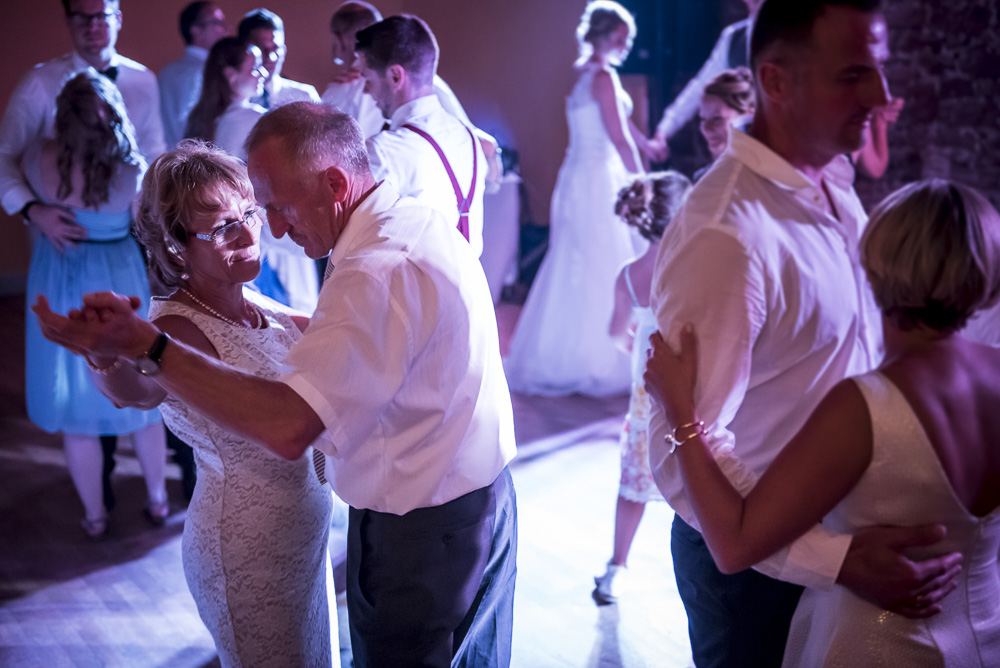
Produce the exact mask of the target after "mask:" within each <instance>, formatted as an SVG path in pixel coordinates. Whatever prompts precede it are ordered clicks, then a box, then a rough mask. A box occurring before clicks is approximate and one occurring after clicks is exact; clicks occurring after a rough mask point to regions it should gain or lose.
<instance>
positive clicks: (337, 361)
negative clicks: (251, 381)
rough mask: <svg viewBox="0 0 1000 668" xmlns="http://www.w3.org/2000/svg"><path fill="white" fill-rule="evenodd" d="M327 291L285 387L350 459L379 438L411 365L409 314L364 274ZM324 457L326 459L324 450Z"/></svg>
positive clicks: (294, 353) (340, 279) (342, 278)
mask: <svg viewBox="0 0 1000 668" xmlns="http://www.w3.org/2000/svg"><path fill="white" fill-rule="evenodd" d="M328 287H330V288H336V289H335V290H329V289H324V291H323V292H322V293H321V295H320V303H319V306H318V307H317V309H316V314H315V315H314V316H313V319H312V321H311V322H310V324H309V327H308V328H307V329H306V331H305V333H304V335H303V337H302V340H301V341H299V342H298V343H297V344H296V345H295V346H294V347H293V348H292V349H291V351H290V352H289V354H288V357H287V360H286V363H287V365H288V367H289V370H288V371H287V372H286V373H285V374H284V375H283V376H282V378H281V381H282V382H284V383H285V384H286V385H288V386H289V387H291V388H292V389H293V390H294V391H295V392H296V393H297V394H299V396H301V397H302V398H303V400H304V401H306V403H308V404H309V405H310V407H311V408H312V409H313V410H314V411H315V412H316V414H317V415H318V416H319V417H320V419H321V420H322V421H323V424H324V426H325V427H326V429H327V431H328V432H329V433H330V435H331V437H332V438H331V442H330V443H329V444H328V445H327V447H329V448H330V449H332V450H333V452H327V454H331V455H335V456H338V457H346V456H349V455H350V454H351V452H352V449H353V448H354V447H356V445H357V444H358V443H361V442H362V441H363V440H364V439H366V438H368V437H369V436H370V434H372V433H373V432H375V431H376V429H377V428H378V424H379V422H380V420H381V418H382V416H383V415H384V412H385V410H386V408H387V406H388V405H389V403H390V402H391V400H392V398H393V397H394V396H395V395H396V392H397V391H398V390H399V387H400V386H401V384H402V382H403V379H404V377H405V374H406V370H407V369H408V367H409V364H410V360H411V359H412V350H411V343H410V336H409V332H408V325H407V323H406V321H405V319H404V317H403V313H404V310H403V309H402V308H401V307H400V305H399V303H398V302H397V301H396V300H395V299H394V298H393V297H392V296H391V295H390V291H389V289H388V286H386V285H384V284H382V283H381V282H380V281H379V280H377V279H376V278H374V277H372V276H370V275H368V274H366V273H364V272H351V273H349V274H348V275H337V277H336V281H335V285H330V286H328ZM324 451H326V450H325V449H324Z"/></svg>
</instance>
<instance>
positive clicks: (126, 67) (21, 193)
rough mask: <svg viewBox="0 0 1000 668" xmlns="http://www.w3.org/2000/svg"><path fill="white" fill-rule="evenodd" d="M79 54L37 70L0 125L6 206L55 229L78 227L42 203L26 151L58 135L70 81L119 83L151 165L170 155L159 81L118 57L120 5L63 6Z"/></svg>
mask: <svg viewBox="0 0 1000 668" xmlns="http://www.w3.org/2000/svg"><path fill="white" fill-rule="evenodd" d="M63 8H64V9H65V11H66V25H67V27H68V28H69V33H70V37H71V39H72V40H73V51H71V52H70V53H67V54H65V55H63V56H60V57H58V58H56V59H55V60H50V61H49V62H47V63H43V64H41V65H37V66H35V67H34V68H33V69H32V70H31V71H30V72H28V73H27V74H26V75H25V76H24V78H22V79H21V81H20V83H19V84H18V85H17V88H16V89H14V93H13V94H12V95H11V97H10V101H9V102H8V103H7V110H6V112H5V113H4V116H3V121H0V202H2V204H3V208H4V210H5V211H6V212H7V213H8V214H11V215H14V214H16V213H18V212H20V213H21V215H22V216H23V217H24V218H25V220H26V221H35V222H39V221H41V224H46V225H49V226H50V227H51V226H75V222H74V221H72V220H71V214H67V213H66V211H65V210H64V209H62V208H59V207H54V206H49V205H47V204H43V203H41V202H40V201H39V200H38V198H37V196H36V194H35V193H34V192H32V190H31V188H30V187H29V186H28V184H27V182H26V180H25V178H24V175H23V174H22V172H21V156H22V154H23V153H24V151H25V149H27V148H28V146H30V145H31V144H32V143H34V142H36V141H38V140H39V139H40V138H43V137H52V136H53V134H54V122H55V104H56V96H57V95H58V94H59V91H60V89H61V88H62V85H63V83H64V82H65V81H66V80H67V79H69V77H70V75H72V74H74V73H76V72H79V71H80V70H84V69H86V68H88V67H93V68H94V69H96V70H98V71H99V72H101V73H102V74H104V75H105V76H107V77H109V78H111V79H113V80H114V81H115V84H116V85H117V86H118V89H119V90H120V91H121V94H122V98H123V99H124V101H125V108H126V110H127V111H128V116H129V119H130V120H131V121H132V124H133V125H134V126H135V131H136V139H137V141H138V145H139V150H140V151H141V152H142V155H143V156H144V157H145V158H146V160H147V161H152V160H153V158H155V157H157V156H158V155H160V153H162V152H163V150H164V145H163V125H162V123H161V121H160V96H159V92H158V90H157V86H156V76H155V75H154V74H153V73H152V72H150V71H149V70H148V69H146V68H145V67H144V66H142V65H140V64H139V63H137V62H135V61H134V60H131V59H129V58H126V57H124V56H122V55H120V54H119V53H118V52H117V51H115V43H116V42H117V40H118V30H119V29H120V28H121V12H120V11H119V9H118V0H63Z"/></svg>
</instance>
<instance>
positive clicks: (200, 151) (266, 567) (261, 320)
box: [89, 140, 339, 666]
mask: <svg viewBox="0 0 1000 668" xmlns="http://www.w3.org/2000/svg"><path fill="white" fill-rule="evenodd" d="M261 225H262V220H261V212H260V210H259V208H258V206H257V204H256V203H255V200H254V193H253V188H252V186H251V185H250V181H249V179H248V177H247V172H246V167H245V166H244V165H243V163H242V162H241V161H239V160H237V159H236V158H234V157H232V156H230V155H228V154H226V153H224V152H222V151H220V150H218V149H215V148H213V147H211V146H209V145H207V144H204V143H201V142H195V141H190V140H186V141H183V142H181V144H180V145H179V146H178V148H177V150H176V151H173V152H170V153H165V154H164V155H162V156H160V157H159V158H158V159H157V160H155V161H154V162H153V164H152V165H151V166H150V168H149V171H148V172H147V174H146V177H145V179H144V181H143V185H142V196H141V200H140V208H139V214H138V216H137V218H136V232H137V235H138V236H139V239H140V241H141V242H142V243H143V245H144V246H145V247H146V250H147V253H148V257H149V260H150V266H151V269H152V271H153V272H154V273H155V274H156V275H157V277H158V278H159V279H160V281H161V282H162V283H163V284H164V285H166V286H168V287H172V288H175V289H176V291H175V292H174V293H173V294H172V295H171V296H170V297H168V298H157V299H154V300H153V303H152V305H151V306H150V310H149V311H150V312H149V317H150V319H152V321H153V322H154V323H156V325H157V327H159V328H160V329H161V330H162V331H164V332H167V333H168V334H169V335H170V336H171V337H172V338H174V339H176V340H177V341H180V342H183V343H184V344H186V345H188V346H191V347H192V348H195V349H197V350H199V351H201V352H202V353H204V354H205V355H208V356H210V357H215V358H217V359H219V360H221V361H223V362H225V363H226V364H230V365H232V366H235V367H237V368H239V369H242V370H244V371H248V372H251V373H254V374H257V375H259V376H261V377H262V378H268V379H273V378H276V377H277V376H278V374H279V372H280V369H281V365H282V363H283V361H284V358H285V354H286V353H287V351H288V349H289V348H290V347H291V346H292V344H293V343H295V342H296V341H298V340H299V338H300V337H301V333H302V330H303V329H305V327H306V325H307V324H308V319H307V318H305V317H304V316H302V315H299V314H297V313H295V312H292V311H290V310H289V309H287V308H284V307H282V306H280V305H278V304H276V303H275V302H273V301H272V300H270V299H268V298H266V297H262V296H260V295H258V294H257V293H255V292H253V291H252V290H249V289H247V288H246V287H245V283H247V282H248V281H250V280H252V279H253V278H254V277H255V276H256V275H257V271H258V270H259V268H260V247H259V243H258V242H259V234H260V229H261ZM89 361H90V362H91V364H92V366H93V367H96V368H98V369H101V371H100V372H97V373H95V374H94V378H95V380H96V381H97V383H98V385H99V386H100V387H101V389H102V391H104V392H105V393H106V394H107V395H108V396H109V397H111V398H112V399H113V400H114V401H115V402H116V403H117V404H119V405H132V406H140V407H144V408H151V407H153V406H157V405H161V412H162V413H163V418H164V420H165V421H166V423H167V424H168V426H169V427H170V428H171V429H172V430H174V431H175V432H176V433H177V434H178V435H179V436H181V437H182V438H183V439H185V440H186V441H187V442H189V443H190V444H191V445H192V446H193V448H194V452H195V459H196V461H197V464H198V485H197V486H196V487H195V491H194V497H193V498H192V499H191V505H190V506H189V509H188V514H187V521H186V522H185V524H184V537H183V543H182V551H183V562H184V574H185V576H186V578H187V582H188V587H189V588H190V589H191V594H192V595H193V597H194V599H195V602H196V603H197V605H198V612H199V614H200V615H201V618H202V620H203V621H204V622H205V625H206V626H207V627H208V630H209V631H210V632H211V634H212V638H213V639H214V640H215V645H216V648H217V649H218V652H219V657H220V659H221V662H222V665H223V666H264V665H282V666H330V665H331V662H332V658H331V657H334V656H339V654H338V653H337V647H338V643H337V640H336V638H337V636H336V635H335V633H336V628H337V627H336V624H334V625H333V626H332V629H333V630H331V624H330V621H331V619H333V620H335V619H336V617H335V616H331V615H335V614H336V613H335V607H333V609H332V610H331V607H332V605H331V602H332V600H333V598H334V597H333V592H332V578H331V569H330V560H329V556H328V554H327V536H328V533H329V527H330V516H331V511H332V495H331V491H330V489H329V488H328V487H326V486H325V485H323V484H321V483H320V482H319V480H318V478H317V475H316V472H315V470H314V469H313V465H312V459H311V452H310V453H309V456H304V457H302V458H300V459H298V460H294V461H286V460H284V459H282V458H280V457H277V456H276V455H272V454H271V453H270V452H269V451H267V450H266V449H264V448H263V447H261V446H259V445H257V444H255V443H252V442H248V441H246V440H244V439H242V438H239V437H236V436H233V435H232V434H230V433H229V432H227V431H225V430H224V429H223V428H222V427H220V426H219V425H217V424H215V423H214V422H212V421H211V420H208V419H207V418H205V417H204V416H202V415H201V414H200V413H198V412H197V411H194V410H192V409H190V408H188V407H187V406H185V405H184V404H182V403H180V402H179V401H177V400H176V399H175V398H174V397H172V396H170V395H168V394H166V393H165V391H164V390H163V389H162V388H160V387H159V386H158V385H156V384H155V383H154V382H152V381H151V380H149V379H147V378H145V377H144V376H141V375H140V374H139V373H138V372H137V371H136V370H135V369H134V368H133V366H132V364H131V363H128V362H126V360H124V359H123V358H118V359H90V360H89ZM328 588H329V590H328ZM334 605H335V604H334Z"/></svg>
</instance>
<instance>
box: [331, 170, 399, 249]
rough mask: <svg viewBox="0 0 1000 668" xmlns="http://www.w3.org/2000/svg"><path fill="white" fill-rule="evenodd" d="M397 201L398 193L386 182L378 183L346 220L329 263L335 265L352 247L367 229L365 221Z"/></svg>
mask: <svg viewBox="0 0 1000 668" xmlns="http://www.w3.org/2000/svg"><path fill="white" fill-rule="evenodd" d="M397 201H399V193H398V192H396V189H395V188H393V187H392V186H391V185H389V182H388V181H382V182H381V183H379V184H378V185H377V186H376V187H375V190H373V191H371V192H370V193H369V194H368V197H366V198H364V199H363V200H362V201H361V203H360V204H358V208H356V209H355V210H354V211H353V212H352V213H351V217H350V218H348V219H347V224H346V225H345V226H344V231H343V232H341V233H340V237H339V238H338V239H337V242H336V244H335V245H334V247H333V251H331V253H330V259H329V262H330V263H331V264H333V265H335V266H336V265H337V264H338V263H339V262H340V261H341V260H342V259H343V258H344V257H345V256H346V255H347V254H348V253H349V252H350V250H351V248H353V247H354V245H355V241H356V239H357V238H358V237H359V236H360V235H362V234H363V233H364V232H365V230H366V229H367V225H366V221H368V220H371V219H372V218H373V217H375V216H376V215H378V214H380V213H382V212H383V211H386V210H388V209H390V208H392V206H393V205H394V204H395V203H396V202H397Z"/></svg>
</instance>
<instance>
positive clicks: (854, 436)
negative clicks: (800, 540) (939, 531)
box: [646, 180, 1000, 668]
mask: <svg viewBox="0 0 1000 668" xmlns="http://www.w3.org/2000/svg"><path fill="white" fill-rule="evenodd" d="M862 247H863V254H862V263H863V265H864V267H865V269H866V271H867V273H868V278H869V281H870V282H871V285H872V289H873V292H874V294H875V298H876V300H877V301H878V303H879V306H880V307H881V309H882V313H883V321H884V323H885V328H884V331H885V349H886V359H885V362H884V363H883V364H882V366H881V367H880V368H879V369H878V370H876V371H873V372H870V373H868V374H865V375H863V376H860V377H858V378H855V379H848V380H845V381H843V382H842V383H840V384H839V385H837V386H836V387H834V389H833V390H832V391H831V392H830V394H828V395H827V396H826V398H824V399H823V401H822V403H821V404H820V405H819V406H818V407H817V409H816V411H815V412H814V413H813V415H812V416H811V417H810V418H809V421H808V422H807V423H806V425H805V426H804V427H803V428H802V431H801V432H799V434H798V435H796V437H795V438H794V439H793V440H792V441H791V442H790V443H789V444H788V445H787V446H786V447H785V448H784V449H783V450H782V452H781V454H780V455H779V456H778V457H777V459H775V461H774V463H773V464H772V465H771V467H770V468H769V469H768V470H767V472H766V473H765V474H764V475H763V476H762V477H761V479H760V481H759V482H758V483H757V485H756V487H754V489H753V490H752V491H751V492H750V494H749V495H748V496H747V497H746V499H743V498H742V497H740V496H739V494H737V492H736V490H735V489H733V488H732V487H731V486H730V485H729V483H728V481H727V479H726V478H725V477H724V476H723V475H722V474H721V472H720V469H719V468H718V465H717V464H716V462H715V459H714V458H713V457H712V454H711V452H710V451H709V450H708V448H707V446H706V445H705V443H704V442H703V441H702V439H701V437H700V433H704V431H705V429H704V425H703V424H701V423H699V422H698V421H697V417H696V406H695V401H694V391H693V388H694V383H695V379H696V375H697V341H696V340H695V336H694V332H693V331H690V330H686V331H684V332H683V333H682V335H681V353H680V355H676V354H675V353H674V352H673V351H672V350H671V349H670V347H669V346H668V345H667V344H666V343H665V342H664V341H663V339H662V338H660V336H659V335H654V336H653V340H654V345H653V349H654V353H653V354H652V356H651V359H650V361H649V365H648V369H647V372H646V383H647V386H648V387H649V389H650V393H651V394H652V395H653V396H654V397H655V398H656V399H657V400H659V401H660V402H661V403H662V405H663V407H664V412H665V414H666V417H667V419H668V422H669V423H670V424H671V425H682V426H680V427H678V428H677V429H675V430H674V436H675V438H679V439H680V440H682V441H684V443H683V444H682V445H680V446H679V447H677V449H676V452H675V454H673V455H671V456H676V457H678V463H679V464H680V467H679V468H680V470H681V475H682V476H683V478H684V482H685V489H686V492H687V494H688V497H689V498H690V500H691V503H692V506H693V507H694V509H695V513H696V515H697V517H698V521H699V522H700V523H701V526H702V529H703V530H704V536H705V540H706V542H707V543H708V547H709V549H710V550H711V552H712V556H713V557H714V558H715V561H716V563H717V565H718V566H719V568H720V570H722V571H723V572H727V573H734V572H737V571H740V570H743V569H745V568H749V567H750V566H752V565H753V564H755V563H757V562H758V561H760V560H761V559H763V558H764V557H766V556H768V555H770V554H771V553H773V552H775V551H777V550H778V549H779V548H781V547H783V546H784V545H786V544H788V543H790V542H792V541H793V540H794V539H795V538H797V537H798V536H800V535H802V534H803V533H804V532H805V531H806V530H807V529H809V528H810V527H811V526H813V525H814V524H815V523H816V522H817V521H820V520H823V522H824V525H825V526H827V527H828V528H829V529H831V530H834V531H838V532H841V533H845V534H855V533H857V532H859V531H860V530H862V529H864V528H865V527H869V526H873V525H882V526H903V527H906V526H915V525H922V524H939V525H941V526H943V527H944V528H945V529H946V531H947V533H946V534H945V537H944V539H943V541H941V542H940V543H935V544H934V545H933V550H934V552H933V555H931V554H928V553H927V549H926V548H923V549H911V550H910V551H908V553H907V554H908V556H909V557H910V558H913V559H921V558H924V557H927V556H940V555H942V554H946V553H949V552H952V553H960V555H961V562H960V565H961V570H960V571H958V573H957V576H955V582H954V583H955V584H956V585H957V586H956V587H955V589H954V591H952V592H951V593H950V594H947V595H946V596H945V597H944V598H943V599H940V594H939V593H938V594H935V595H933V596H916V597H915V598H914V600H912V601H904V602H903V605H904V607H905V608H906V609H907V615H908V616H906V617H904V616H902V615H900V614H896V613H893V612H888V611H886V610H882V609H881V608H879V607H877V606H875V605H873V604H871V603H869V602H868V601H865V600H862V599H860V598H858V597H856V596H855V595H854V594H852V593H851V592H850V591H848V590H847V589H846V588H844V587H835V588H834V589H833V590H832V591H818V590H815V589H807V590H806V591H805V593H804V594H803V596H802V599H801V600H800V602H799V606H798V608H797V609H796V612H795V616H794V618H793V620H792V626H791V629H790V631H789V637H788V643H787V645H786V648H785V658H784V665H785V666H809V667H812V666H824V665H826V666H874V665H878V666H922V667H924V666H956V667H958V666H961V667H963V668H965V667H971V666H998V665H1000V573H998V552H1000V412H998V411H997V410H996V407H997V406H998V405H1000V383H998V382H997V379H998V378H1000V349H996V348H992V347H989V346H985V345H981V344H978V343H973V342H972V341H970V340H968V339H966V338H965V337H963V336H962V335H961V334H959V330H960V329H961V328H962V327H963V326H964V324H965V323H966V321H967V320H968V318H969V317H970V316H972V315H973V314H974V313H975V312H976V311H979V310H980V309H983V308H987V307H989V306H990V305H991V304H993V303H995V302H996V301H997V299H998V298H1000V215H998V214H997V212H996V210H995V209H993V207H992V206H991V205H990V204H989V202H987V201H986V199H985V198H983V197H982V196H981V195H979V194H978V193H977V192H975V191H974V190H972V189H970V188H966V187H962V186H957V185H954V184H951V183H948V182H946V181H942V180H931V181H926V182H921V183H916V184H913V185H910V186H907V187H905V188H903V189H902V190H900V191H898V192H896V193H894V194H893V195H890V196H889V197H888V198H887V199H886V201H885V202H883V203H882V204H880V205H879V207H878V208H877V209H876V211H875V212H873V214H872V222H871V223H870V225H869V228H868V230H867V231H866V233H865V237H864V239H863V241H862ZM678 432H680V433H678ZM939 599H940V600H939ZM747 612H748V613H749V614H752V611H747Z"/></svg>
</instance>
